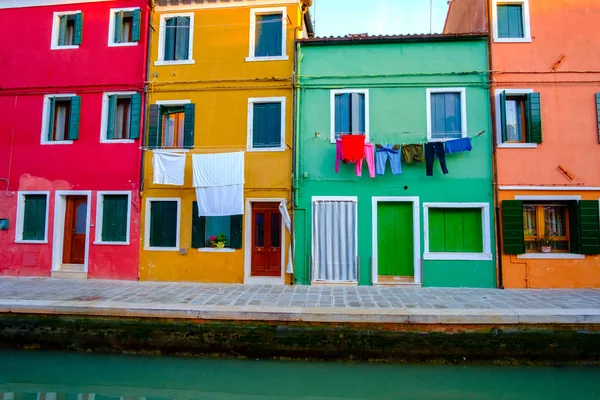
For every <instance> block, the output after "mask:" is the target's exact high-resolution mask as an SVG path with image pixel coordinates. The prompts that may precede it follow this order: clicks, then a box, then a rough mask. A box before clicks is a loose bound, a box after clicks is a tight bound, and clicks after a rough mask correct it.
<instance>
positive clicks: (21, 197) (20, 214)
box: [15, 190, 50, 244]
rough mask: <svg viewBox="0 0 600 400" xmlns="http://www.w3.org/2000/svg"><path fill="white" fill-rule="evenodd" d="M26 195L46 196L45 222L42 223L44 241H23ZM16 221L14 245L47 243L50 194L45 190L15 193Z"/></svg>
mask: <svg viewBox="0 0 600 400" xmlns="http://www.w3.org/2000/svg"><path fill="white" fill-rule="evenodd" d="M28 194H37V195H39V194H44V195H46V217H45V218H46V220H45V223H44V225H45V226H44V239H43V240H23V222H24V219H25V212H24V211H25V196H26V195H28ZM17 196H18V197H17V220H16V225H15V243H38V244H44V243H48V216H49V215H50V214H49V212H50V192H49V191H47V190H42V191H30V190H24V191H19V192H18V193H17Z"/></svg>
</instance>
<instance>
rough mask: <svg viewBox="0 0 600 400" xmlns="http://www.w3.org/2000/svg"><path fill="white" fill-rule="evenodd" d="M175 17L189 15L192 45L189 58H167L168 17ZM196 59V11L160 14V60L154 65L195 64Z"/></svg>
mask: <svg viewBox="0 0 600 400" xmlns="http://www.w3.org/2000/svg"><path fill="white" fill-rule="evenodd" d="M174 17H189V18H190V45H189V50H188V57H189V59H187V60H172V61H169V60H165V39H166V31H167V19H169V18H174ZM195 63H196V61H194V13H193V12H191V13H176V14H162V15H161V16H160V27H159V30H158V60H156V61H155V62H154V65H185V64H195Z"/></svg>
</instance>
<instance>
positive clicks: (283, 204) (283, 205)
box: [279, 200, 294, 274]
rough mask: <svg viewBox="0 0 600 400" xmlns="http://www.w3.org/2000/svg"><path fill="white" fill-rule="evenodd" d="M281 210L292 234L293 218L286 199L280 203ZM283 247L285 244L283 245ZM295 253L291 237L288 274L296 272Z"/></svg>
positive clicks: (286, 225)
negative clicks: (293, 252)
mask: <svg viewBox="0 0 600 400" xmlns="http://www.w3.org/2000/svg"><path fill="white" fill-rule="evenodd" d="M279 212H280V213H281V218H283V223H284V224H285V227H286V228H287V230H288V232H289V233H290V235H291V234H292V219H291V218H290V213H288V210H287V206H286V202H285V200H284V201H282V202H281V203H279ZM282 247H283V246H282ZM292 259H293V255H292V240H291V239H290V248H289V249H288V262H287V265H286V267H285V272H286V273H287V274H293V273H294V264H293V261H292Z"/></svg>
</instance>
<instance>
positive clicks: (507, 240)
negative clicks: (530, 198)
mask: <svg viewBox="0 0 600 400" xmlns="http://www.w3.org/2000/svg"><path fill="white" fill-rule="evenodd" d="M502 232H503V235H502V236H503V238H502V239H503V243H504V254H524V253H525V236H524V233H523V202H522V201H521V200H503V201H502Z"/></svg>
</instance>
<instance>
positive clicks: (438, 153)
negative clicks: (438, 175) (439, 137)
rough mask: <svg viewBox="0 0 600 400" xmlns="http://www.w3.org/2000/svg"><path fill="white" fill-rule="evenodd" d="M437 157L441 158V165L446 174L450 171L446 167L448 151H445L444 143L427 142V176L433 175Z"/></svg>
mask: <svg viewBox="0 0 600 400" xmlns="http://www.w3.org/2000/svg"><path fill="white" fill-rule="evenodd" d="M435 157H437V158H438V159H439V160H440V166H441V167H442V172H443V173H444V174H447V173H448V168H446V153H445V152H444V145H443V144H442V143H440V142H433V143H425V164H426V167H427V168H426V169H427V176H433V162H434V161H435Z"/></svg>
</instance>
